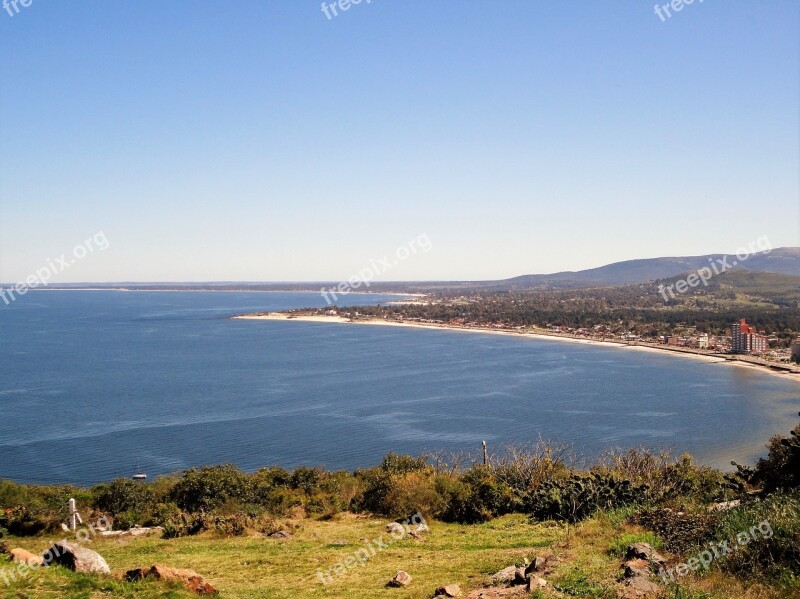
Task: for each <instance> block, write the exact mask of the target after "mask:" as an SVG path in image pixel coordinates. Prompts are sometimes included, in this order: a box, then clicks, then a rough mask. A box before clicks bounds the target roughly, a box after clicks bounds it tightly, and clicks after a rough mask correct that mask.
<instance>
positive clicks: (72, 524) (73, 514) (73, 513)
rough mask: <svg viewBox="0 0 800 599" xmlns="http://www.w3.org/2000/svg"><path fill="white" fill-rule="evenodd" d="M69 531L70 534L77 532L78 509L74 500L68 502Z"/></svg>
mask: <svg viewBox="0 0 800 599" xmlns="http://www.w3.org/2000/svg"><path fill="white" fill-rule="evenodd" d="M69 529H70V530H71V531H72V532H75V531H76V530H78V508H77V506H76V505H75V500H74V499H70V500H69Z"/></svg>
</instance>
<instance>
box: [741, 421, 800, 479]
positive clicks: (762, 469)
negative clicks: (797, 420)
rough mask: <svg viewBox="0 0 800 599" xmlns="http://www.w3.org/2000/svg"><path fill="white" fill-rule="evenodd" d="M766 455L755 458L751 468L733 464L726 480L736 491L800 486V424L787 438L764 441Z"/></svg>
mask: <svg viewBox="0 0 800 599" xmlns="http://www.w3.org/2000/svg"><path fill="white" fill-rule="evenodd" d="M767 448H768V449H769V454H768V455H767V457H766V458H762V459H760V460H759V461H758V463H757V464H756V466H755V467H754V468H749V467H746V466H740V465H739V464H737V463H736V462H731V463H732V464H733V465H734V466H736V472H735V473H734V474H732V475H729V476H728V477H727V478H728V480H729V482H730V483H731V484H732V486H734V487H735V488H736V489H738V490H739V491H745V490H749V489H752V488H756V489H760V490H762V491H763V492H764V493H767V494H768V493H773V492H775V491H781V490H784V491H787V490H791V489H797V488H800V424H798V425H797V426H795V427H794V430H792V431H791V432H790V433H789V436H788V437H783V436H780V435H778V436H775V437H773V438H772V439H770V441H769V443H768V444H767Z"/></svg>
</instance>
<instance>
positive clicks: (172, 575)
mask: <svg viewBox="0 0 800 599" xmlns="http://www.w3.org/2000/svg"><path fill="white" fill-rule="evenodd" d="M145 578H152V579H153V580H164V581H178V582H180V583H181V584H182V585H183V586H184V587H185V588H186V589H188V590H189V591H192V592H193V593H197V594H198V595H218V594H219V591H217V589H215V588H214V587H212V586H211V585H210V584H208V583H207V582H206V581H205V580H204V579H203V577H202V576H200V575H199V574H198V573H197V572H195V571H194V570H185V569H182V568H170V567H168V566H162V565H161V564H155V565H154V566H151V567H149V568H134V569H133V570H128V571H127V572H126V573H125V575H124V579H125V580H127V581H128V582H138V581H140V580H144V579H145Z"/></svg>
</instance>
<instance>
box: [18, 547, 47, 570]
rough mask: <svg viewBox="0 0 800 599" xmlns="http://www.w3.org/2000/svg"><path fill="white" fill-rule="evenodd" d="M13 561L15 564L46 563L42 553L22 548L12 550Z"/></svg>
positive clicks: (38, 564)
mask: <svg viewBox="0 0 800 599" xmlns="http://www.w3.org/2000/svg"><path fill="white" fill-rule="evenodd" d="M11 561H12V562H14V563H15V564H26V565H28V566H32V567H38V566H42V565H44V560H42V556H41V555H36V554H35V553H31V552H30V551H26V550H25V549H20V548H16V549H12V550H11Z"/></svg>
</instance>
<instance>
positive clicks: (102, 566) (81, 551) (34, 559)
mask: <svg viewBox="0 0 800 599" xmlns="http://www.w3.org/2000/svg"><path fill="white" fill-rule="evenodd" d="M143 534H144V533H143ZM148 534H149V533H148ZM132 536H141V535H136V534H134V535H132ZM9 553H10V555H11V559H12V561H13V562H14V563H17V564H25V565H27V566H29V567H32V568H34V567H36V568H38V567H44V566H51V565H59V566H62V567H64V568H67V569H68V570H72V571H73V572H78V573H80V574H111V569H110V568H109V567H108V564H107V563H106V560H105V559H103V556H102V555H100V554H99V553H97V552H96V551H92V550H91V549H87V548H86V547H82V546H80V545H77V544H75V543H70V542H68V541H59V542H57V543H53V544H52V545H51V546H50V547H49V548H48V549H47V551H45V552H44V553H43V554H41V555H37V554H35V553H31V552H30V551H27V550H25V549H21V548H15V549H12V550H11V551H9ZM116 578H118V579H120V580H127V581H129V582H136V581H139V580H144V579H145V578H152V579H155V580H165V581H179V582H180V583H182V584H183V586H184V587H186V588H187V589H188V590H190V591H192V592H195V593H197V594H200V595H216V594H218V591H217V590H216V589H215V588H214V587H212V586H211V585H210V584H208V583H207V582H206V581H205V580H204V579H203V577H202V576H200V575H199V574H198V573H197V572H195V571H194V570H181V569H178V568H169V567H167V566H162V565H159V564H156V565H154V566H151V567H150V568H136V569H134V570H129V571H127V572H125V573H124V574H117V575H116Z"/></svg>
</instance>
